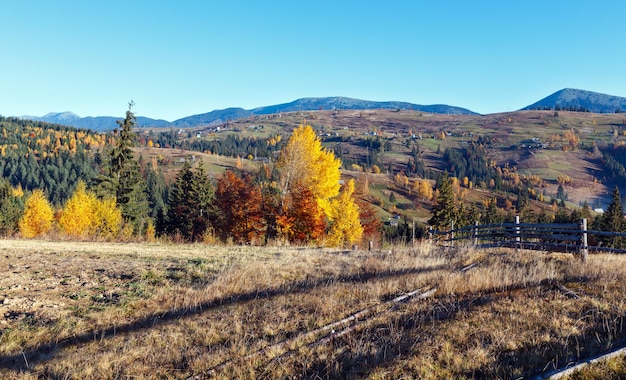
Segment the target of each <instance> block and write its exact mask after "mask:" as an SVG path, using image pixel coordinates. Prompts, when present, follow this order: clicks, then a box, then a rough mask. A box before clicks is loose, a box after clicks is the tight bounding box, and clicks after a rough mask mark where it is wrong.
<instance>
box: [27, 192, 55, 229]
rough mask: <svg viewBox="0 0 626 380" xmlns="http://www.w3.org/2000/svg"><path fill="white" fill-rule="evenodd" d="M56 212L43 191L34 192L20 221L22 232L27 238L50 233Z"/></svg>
mask: <svg viewBox="0 0 626 380" xmlns="http://www.w3.org/2000/svg"><path fill="white" fill-rule="evenodd" d="M53 220H54V210H53V209H52V206H50V203H49V202H48V200H47V199H46V197H45V196H44V193H43V191H42V190H39V189H37V190H34V191H33V193H32V194H31V195H30V197H28V199H27V200H26V205H25V208H24V215H23V216H22V218H21V219H20V221H19V227H20V232H21V233H22V236H23V237H25V238H33V237H36V236H40V235H43V234H46V233H48V232H49V231H50V230H51V229H52V221H53Z"/></svg>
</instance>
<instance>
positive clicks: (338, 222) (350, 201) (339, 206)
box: [327, 179, 363, 247]
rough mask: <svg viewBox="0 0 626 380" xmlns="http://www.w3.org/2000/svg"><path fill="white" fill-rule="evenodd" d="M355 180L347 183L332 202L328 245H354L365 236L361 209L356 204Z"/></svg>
mask: <svg viewBox="0 0 626 380" xmlns="http://www.w3.org/2000/svg"><path fill="white" fill-rule="evenodd" d="M353 193H354V180H353V179H351V180H349V181H348V183H346V184H345V185H344V187H343V189H342V191H341V193H340V194H339V196H338V197H336V198H335V199H333V200H332V202H331V208H330V210H331V212H330V215H329V219H330V220H331V225H330V230H329V231H328V236H327V244H328V245H329V246H333V247H339V246H343V245H347V244H354V243H356V242H358V241H359V240H360V239H361V236H362V235H363V226H362V225H361V219H360V216H359V207H358V206H357V205H356V203H355V202H354V198H353V197H352V194H353Z"/></svg>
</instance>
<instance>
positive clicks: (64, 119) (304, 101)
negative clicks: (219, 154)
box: [20, 88, 626, 132]
mask: <svg viewBox="0 0 626 380" xmlns="http://www.w3.org/2000/svg"><path fill="white" fill-rule="evenodd" d="M371 109H397V110H414V111H419V112H426V113H436V114H453V115H480V114H478V113H476V112H473V111H471V110H469V109H466V108H462V107H456V106H450V105H446V104H431V105H420V104H414V103H409V102H401V101H371V100H362V99H355V98H349V97H344V96H330V97H308V98H300V99H296V100H294V101H292V102H288V103H281V104H275V105H269V106H262V107H256V108H252V109H249V110H246V109H243V108H241V107H230V108H225V109H220V110H213V111H210V112H206V113H200V114H196V115H190V116H186V117H183V118H180V119H176V120H174V121H171V122H170V121H167V120H163V119H152V118H149V117H144V116H138V117H137V127H140V128H141V127H155V128H163V127H175V128H192V127H198V126H210V125H214V124H221V123H225V122H227V121H229V120H236V119H241V118H246V117H250V116H256V115H267V114H275V113H281V112H294V111H315V110H371ZM523 110H568V111H585V112H596V113H614V112H616V111H617V112H626V98H624V97H619V96H613V95H607V94H602V93H598V92H593V91H587V90H579V89H573V88H564V89H562V90H559V91H556V92H554V93H553V94H551V95H548V96H547V97H545V98H543V99H541V100H539V101H537V102H535V103H533V104H531V105H529V106H526V107H524V108H522V109H520V111H523ZM20 118H21V119H30V120H36V121H45V122H49V123H54V124H62V125H68V126H72V127H76V128H85V129H91V130H94V131H98V132H103V131H108V130H113V129H115V128H116V127H117V124H116V120H120V119H121V117H113V116H95V117H94V116H88V117H80V116H78V115H76V114H75V113H72V112H69V111H66V112H50V113H48V114H46V115H44V116H42V117H36V116H22V117H20Z"/></svg>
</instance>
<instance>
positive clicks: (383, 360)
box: [302, 280, 626, 378]
mask: <svg viewBox="0 0 626 380" xmlns="http://www.w3.org/2000/svg"><path fill="white" fill-rule="evenodd" d="M533 289H538V290H541V292H549V291H558V289H557V288H556V287H555V286H554V282H553V281H552V280H543V281H540V282H537V283H532V284H520V285H513V286H509V287H507V288H506V289H502V288H497V289H495V288H494V289H491V290H485V291H481V292H480V294H465V295H462V294H461V295H457V296H456V297H445V298H444V299H441V300H438V301H437V302H436V303H435V304H434V305H433V307H432V308H430V309H428V310H425V311H424V312H422V313H417V314H416V313H409V314H401V315H397V316H395V318H393V319H391V320H389V321H387V322H385V323H380V324H377V325H374V326H371V327H368V328H367V329H366V330H363V331H361V332H360V333H355V334H352V336H345V337H341V338H338V339H337V340H336V341H335V342H334V345H335V346H336V347H346V348H345V349H342V350H340V351H339V352H340V353H339V355H337V356H334V357H331V360H322V359H314V360H313V361H311V362H310V365H309V366H308V367H307V368H302V372H303V376H304V377H306V378H359V377H362V376H364V375H366V374H369V373H371V372H372V371H373V370H376V369H380V370H382V372H385V368H386V367H388V366H389V365H390V364H391V363H393V362H394V361H395V360H397V359H399V358H407V357H410V356H411V355H414V354H415V353H414V345H415V343H416V339H428V338H427V337H428V336H436V335H437V327H436V326H438V325H439V323H441V322H446V321H452V320H454V319H455V318H457V316H458V315H460V314H464V313H470V312H472V311H473V310H475V309H476V308H480V307H483V306H485V305H488V304H491V303H494V302H496V301H498V300H500V299H507V298H510V297H511V292H512V291H518V290H524V291H531V290H533ZM459 296H460V298H461V299H459ZM624 318H626V317H624ZM619 323H622V321H621V320H620V321H619ZM619 323H618V324H619ZM389 326H396V327H398V326H401V328H402V330H403V331H409V330H414V329H420V328H422V330H420V333H419V337H418V338H416V337H415V335H414V334H410V333H402V334H396V336H397V337H396V338H391V336H390V334H379V335H380V336H377V334H376V333H375V331H386V330H388V329H389ZM602 328H603V326H602V321H601V320H599V321H598V323H597V327H596V329H592V330H595V331H590V332H589V333H588V334H587V335H586V336H583V335H582V334H581V335H579V336H570V337H568V339H567V341H566V342H562V341H557V340H554V339H553V340H551V341H549V342H542V343H540V344H537V345H530V346H523V347H520V348H518V349H515V350H510V351H506V352H501V353H499V355H498V356H497V357H496V358H495V361H494V363H493V365H492V366H491V367H490V368H479V369H477V370H476V371H475V372H471V373H462V372H461V373H458V372H457V373H453V374H452V375H453V376H455V377H459V378H517V377H520V376H523V377H529V376H537V375H540V374H542V373H545V372H546V371H549V370H552V369H554V368H556V367H558V366H563V365H565V364H567V360H570V361H572V360H576V359H579V358H580V357H585V356H588V355H590V354H595V353H597V352H598V351H599V350H600V349H601V347H600V345H599V344H598V342H592V341H590V342H591V343H590V344H589V346H585V347H580V346H579V344H580V343H579V342H584V341H585V339H587V340H589V338H590V337H592V338H593V337H594V336H598V335H601V334H602V331H599V330H602ZM598 329H599V330H598ZM359 334H360V335H361V336H360V337H359V336H358V335H359ZM368 334H371V336H370V335H368ZM360 340H367V341H368V342H370V343H371V346H374V347H375V349H373V350H370V351H369V352H367V353H363V352H361V353H355V352H353V351H352V350H351V349H350V347H351V346H353V345H354V344H356V345H357V346H359V347H361V346H362V345H361V344H360V343H358V342H359V341H360ZM592 340H593V339H592ZM570 343H571V344H570ZM604 349H606V347H605V348H604ZM577 350H580V351H579V352H577ZM442 360H445V359H442ZM440 364H442V365H443V366H444V367H445V363H444V362H442V363H440ZM409 371H410V370H409ZM388 373H392V372H388ZM406 375H415V377H419V376H423V375H424V374H423V373H422V374H419V373H407V374H406ZM430 375H431V376H435V377H436V376H437V374H436V373H431V374H430Z"/></svg>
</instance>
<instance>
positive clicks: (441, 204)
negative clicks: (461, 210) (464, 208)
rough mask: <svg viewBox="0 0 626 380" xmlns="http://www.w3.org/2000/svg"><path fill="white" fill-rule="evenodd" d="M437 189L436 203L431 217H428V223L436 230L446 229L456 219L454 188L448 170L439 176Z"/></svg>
mask: <svg viewBox="0 0 626 380" xmlns="http://www.w3.org/2000/svg"><path fill="white" fill-rule="evenodd" d="M437 190H439V196H438V197H437V204H435V206H433V217H432V218H430V220H429V221H428V224H430V225H431V226H433V227H435V228H436V229H438V230H448V229H449V228H450V225H451V223H452V222H454V221H456V219H457V207H456V203H455V199H454V189H453V188H452V182H451V181H450V177H449V176H448V172H445V173H444V175H443V176H442V177H441V179H440V184H439V186H438V188H437Z"/></svg>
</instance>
